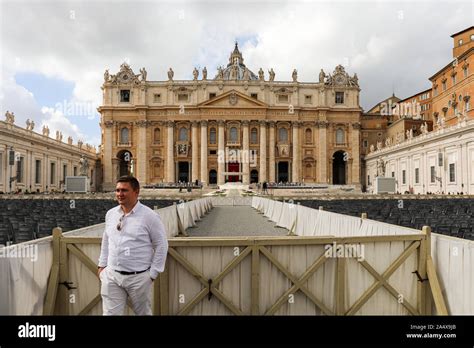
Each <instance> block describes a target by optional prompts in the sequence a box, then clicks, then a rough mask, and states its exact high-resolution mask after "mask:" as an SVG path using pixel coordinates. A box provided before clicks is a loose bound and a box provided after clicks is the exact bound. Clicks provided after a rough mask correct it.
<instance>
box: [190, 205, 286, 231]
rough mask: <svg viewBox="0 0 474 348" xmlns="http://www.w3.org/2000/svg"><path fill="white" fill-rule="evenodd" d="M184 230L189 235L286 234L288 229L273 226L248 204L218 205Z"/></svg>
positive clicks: (273, 224)
mask: <svg viewBox="0 0 474 348" xmlns="http://www.w3.org/2000/svg"><path fill="white" fill-rule="evenodd" d="M186 232H187V233H188V234H189V236H190V237H218V236H286V235H287V233H288V230H287V229H286V228H282V227H275V223H273V222H271V221H268V219H267V218H266V217H264V216H263V215H261V214H259V213H257V211H256V210H255V209H253V208H252V207H250V206H229V207H225V206H220V207H219V206H218V207H214V208H213V209H212V210H211V212H210V213H209V214H207V215H206V216H204V217H203V218H202V220H201V221H198V222H197V227H192V228H188V229H187V231H186Z"/></svg>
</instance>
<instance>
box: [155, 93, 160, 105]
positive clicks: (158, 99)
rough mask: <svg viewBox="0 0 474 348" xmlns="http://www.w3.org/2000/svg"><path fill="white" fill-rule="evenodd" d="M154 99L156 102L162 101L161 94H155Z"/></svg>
mask: <svg viewBox="0 0 474 348" xmlns="http://www.w3.org/2000/svg"><path fill="white" fill-rule="evenodd" d="M153 100H154V102H155V103H161V94H154V95H153Z"/></svg>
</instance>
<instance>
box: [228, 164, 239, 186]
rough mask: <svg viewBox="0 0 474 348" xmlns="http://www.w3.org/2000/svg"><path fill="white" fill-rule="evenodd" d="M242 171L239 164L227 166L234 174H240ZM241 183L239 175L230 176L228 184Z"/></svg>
mask: <svg viewBox="0 0 474 348" xmlns="http://www.w3.org/2000/svg"><path fill="white" fill-rule="evenodd" d="M239 170H240V165H239V163H228V164H227V171H228V172H232V173H238V172H239ZM237 181H239V176H238V175H228V176H227V182H237Z"/></svg>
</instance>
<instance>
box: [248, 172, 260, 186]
mask: <svg viewBox="0 0 474 348" xmlns="http://www.w3.org/2000/svg"><path fill="white" fill-rule="evenodd" d="M250 183H251V184H256V183H258V170H257V169H252V171H251V172H250Z"/></svg>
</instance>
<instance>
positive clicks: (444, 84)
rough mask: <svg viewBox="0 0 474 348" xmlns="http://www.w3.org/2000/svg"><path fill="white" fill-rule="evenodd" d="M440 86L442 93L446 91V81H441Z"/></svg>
mask: <svg viewBox="0 0 474 348" xmlns="http://www.w3.org/2000/svg"><path fill="white" fill-rule="evenodd" d="M441 84H442V86H443V91H445V90H446V81H443V82H442V83H441Z"/></svg>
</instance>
